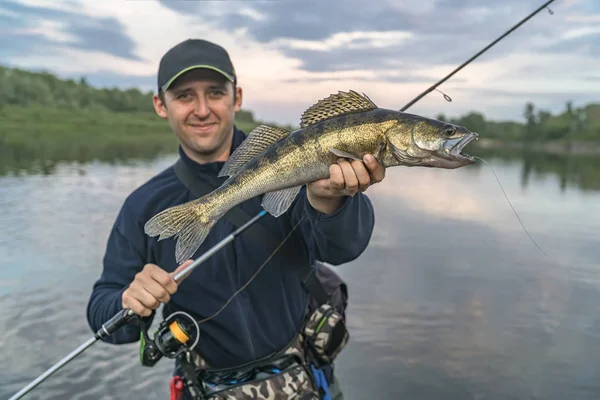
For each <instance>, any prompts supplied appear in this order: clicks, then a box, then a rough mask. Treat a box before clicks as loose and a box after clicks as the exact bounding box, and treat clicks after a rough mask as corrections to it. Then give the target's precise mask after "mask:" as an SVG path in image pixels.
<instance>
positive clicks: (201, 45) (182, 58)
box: [158, 39, 236, 92]
mask: <svg viewBox="0 0 600 400" xmlns="http://www.w3.org/2000/svg"><path fill="white" fill-rule="evenodd" d="M195 68H208V69H212V70H214V71H217V72H219V73H220V74H222V75H223V76H224V77H225V78H227V80H229V81H231V82H233V83H235V81H236V76H235V69H234V68H233V64H232V63H231V60H230V58H229V54H228V53H227V51H226V50H225V49H224V48H223V47H221V46H219V45H217V44H215V43H212V42H209V41H206V40H202V39H187V40H184V41H183V42H181V43H179V44H177V45H175V46H174V47H172V48H171V49H169V51H167V52H166V53H165V54H164V55H163V57H162V58H161V60H160V64H159V67H158V91H159V92H161V91H163V92H164V91H166V90H167V89H168V88H169V86H171V84H172V83H173V82H174V81H175V79H177V78H178V77H180V76H181V75H182V74H184V73H185V72H187V71H190V70H192V69H195Z"/></svg>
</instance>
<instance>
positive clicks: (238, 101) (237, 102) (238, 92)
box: [233, 86, 243, 112]
mask: <svg viewBox="0 0 600 400" xmlns="http://www.w3.org/2000/svg"><path fill="white" fill-rule="evenodd" d="M242 95H243V90H242V88H241V87H239V86H238V87H236V88H235V104H234V105H233V107H234V110H235V112H238V111H240V110H241V109H242Z"/></svg>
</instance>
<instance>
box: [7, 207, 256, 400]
mask: <svg viewBox="0 0 600 400" xmlns="http://www.w3.org/2000/svg"><path fill="white" fill-rule="evenodd" d="M266 214H267V211H266V210H262V211H261V212H259V213H258V214H257V215H255V216H254V217H252V218H250V219H249V220H248V221H247V222H246V223H245V224H243V225H242V226H240V227H239V228H238V229H236V230H235V231H233V232H232V233H230V234H229V235H228V236H227V237H225V238H224V239H222V240H221V241H220V242H219V243H217V244H216V245H214V246H213V247H211V248H210V249H209V250H208V251H207V252H206V253H203V254H202V255H201V256H200V257H198V258H196V259H195V260H194V261H193V262H192V263H191V264H190V265H188V266H187V267H185V268H184V269H182V270H181V271H179V272H178V273H176V274H175V275H174V276H173V279H174V280H175V282H177V283H179V281H180V280H181V279H183V277H185V276H187V275H188V274H189V273H191V272H192V271H193V270H194V269H195V268H196V267H198V266H199V265H200V264H202V263H203V262H204V261H206V260H207V259H208V258H210V257H211V256H212V255H213V254H215V253H216V252H217V251H219V250H220V249H222V248H223V247H224V246H226V245H227V244H229V243H231V242H232V241H233V240H234V239H235V238H236V237H237V236H239V235H240V234H242V232H244V231H245V230H246V229H248V228H250V227H251V226H252V225H254V224H255V223H256V222H257V221H258V220H260V219H261V218H262V217H264V216H265V215H266ZM131 322H134V323H135V324H136V325H138V326H139V325H142V324H143V322H141V320H140V319H139V316H138V315H137V314H135V313H134V312H133V311H132V310H131V309H127V308H126V309H123V310H121V311H119V312H118V313H116V314H115V315H114V316H113V317H112V318H111V319H109V320H108V321H106V322H105V323H104V324H103V325H102V328H100V329H99V330H98V331H97V332H96V333H95V334H94V336H93V337H91V338H90V339H88V340H87V341H86V342H85V343H83V344H82V345H81V346H79V347H78V348H77V349H75V350H73V351H72V352H71V353H70V354H68V355H67V356H66V357H64V358H63V359H62V360H60V361H58V362H57V363H56V364H54V365H53V366H52V367H50V368H49V369H48V370H46V372H44V373H43V374H41V375H40V376H39V377H37V378H36V379H34V380H33V381H32V382H31V383H29V384H28V385H27V386H25V387H24V388H23V389H21V390H20V391H19V392H17V393H16V394H14V395H13V396H12V397H11V398H10V399H8V400H17V399H20V398H22V397H23V396H24V395H26V394H27V393H28V392H30V391H31V390H32V389H33V388H35V387H36V386H37V385H39V384H40V383H42V382H43V381H44V380H46V379H47V378H48V377H50V376H51V375H52V374H54V373H55V372H56V371H58V370H59V369H60V368H62V367H63V366H65V364H67V363H68V362H69V361H71V360H72V359H74V358H75V357H77V356H78V355H79V354H81V353H83V351H85V350H86V349H87V348H89V347H90V346H92V345H93V344H94V343H96V342H97V341H98V340H100V339H103V338H105V337H107V336H110V335H112V334H113V333H115V332H116V331H117V330H119V329H120V328H121V327H123V326H125V325H126V324H128V323H131ZM140 322H141V324H140ZM176 323H177V321H174V322H173V323H171V325H169V326H168V331H167V329H166V327H165V326H164V325H163V326H159V328H158V332H160V333H157V334H155V335H154V340H150V339H149V338H148V337H147V336H145V337H144V339H145V341H146V342H148V341H149V340H150V341H151V342H152V341H154V342H155V343H149V345H150V347H149V350H147V354H146V357H147V361H145V362H143V363H144V364H146V365H152V364H154V363H155V362H156V361H158V359H160V357H161V356H167V357H169V358H174V357H176V356H177V355H179V354H180V353H181V351H177V350H175V351H171V350H173V349H172V346H173V345H177V342H179V343H181V345H184V344H185V342H186V341H187V340H182V339H184V338H186V336H187V339H189V335H188V334H187V330H186V329H184V327H182V326H181V325H177V324H176ZM174 324H175V325H174ZM142 326H143V325H142ZM161 328H162V329H161ZM199 333H200V332H198V335H199ZM169 334H170V335H169ZM157 339H163V340H162V341H157ZM173 339H176V341H173Z"/></svg>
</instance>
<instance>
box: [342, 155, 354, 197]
mask: <svg viewBox="0 0 600 400" xmlns="http://www.w3.org/2000/svg"><path fill="white" fill-rule="evenodd" d="M338 164H339V165H340V167H341V169H342V173H343V174H344V182H345V184H346V185H345V186H346V191H347V192H348V193H349V194H350V195H353V194H355V193H356V191H357V190H358V178H357V177H356V173H355V172H354V168H352V165H351V164H350V163H349V162H348V161H346V160H340V161H338Z"/></svg>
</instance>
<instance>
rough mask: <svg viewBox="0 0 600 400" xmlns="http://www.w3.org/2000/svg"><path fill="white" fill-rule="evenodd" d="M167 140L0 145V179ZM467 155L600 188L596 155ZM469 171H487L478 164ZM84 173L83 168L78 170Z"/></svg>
mask: <svg viewBox="0 0 600 400" xmlns="http://www.w3.org/2000/svg"><path fill="white" fill-rule="evenodd" d="M171 139H172V138H169V137H165V138H158V139H155V140H150V141H145V142H139V143H136V142H129V143H118V144H110V143H109V144H104V145H101V146H85V145H84V146H82V145H81V144H79V143H72V142H69V143H60V144H57V145H56V146H51V147H50V148H48V147H32V146H31V144H10V143H3V144H2V145H0V176H3V175H4V176H5V175H11V174H42V175H51V174H54V173H55V172H56V167H57V165H58V164H59V163H61V162H71V163H76V164H80V165H82V164H85V163H88V162H91V161H102V162H106V163H109V164H127V163H129V162H130V161H132V160H144V161H151V160H153V159H156V157H159V156H161V155H165V154H169V153H173V151H174V149H175V148H176V144H174V143H173V141H172V140H171ZM472 153H473V154H475V155H477V156H479V157H482V158H484V159H486V160H488V161H489V160H494V161H495V162H498V161H500V162H510V163H514V162H520V163H521V173H520V182H521V187H523V188H527V187H528V186H529V184H530V181H531V179H541V178H544V177H547V176H551V177H557V178H558V182H559V187H560V189H561V191H562V192H564V191H565V190H566V189H567V187H568V186H569V185H572V186H574V187H576V188H578V189H583V190H591V191H597V190H600V156H598V155H590V154H568V153H565V154H557V153H548V152H542V151H531V150H528V149H526V148H521V147H517V148H498V149H486V148H481V147H476V148H475V150H472ZM473 167H474V168H486V167H487V166H486V165H482V164H481V163H479V164H476V165H474V166H473ZM80 172H81V173H85V171H84V169H83V168H82V169H81V170H80Z"/></svg>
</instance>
